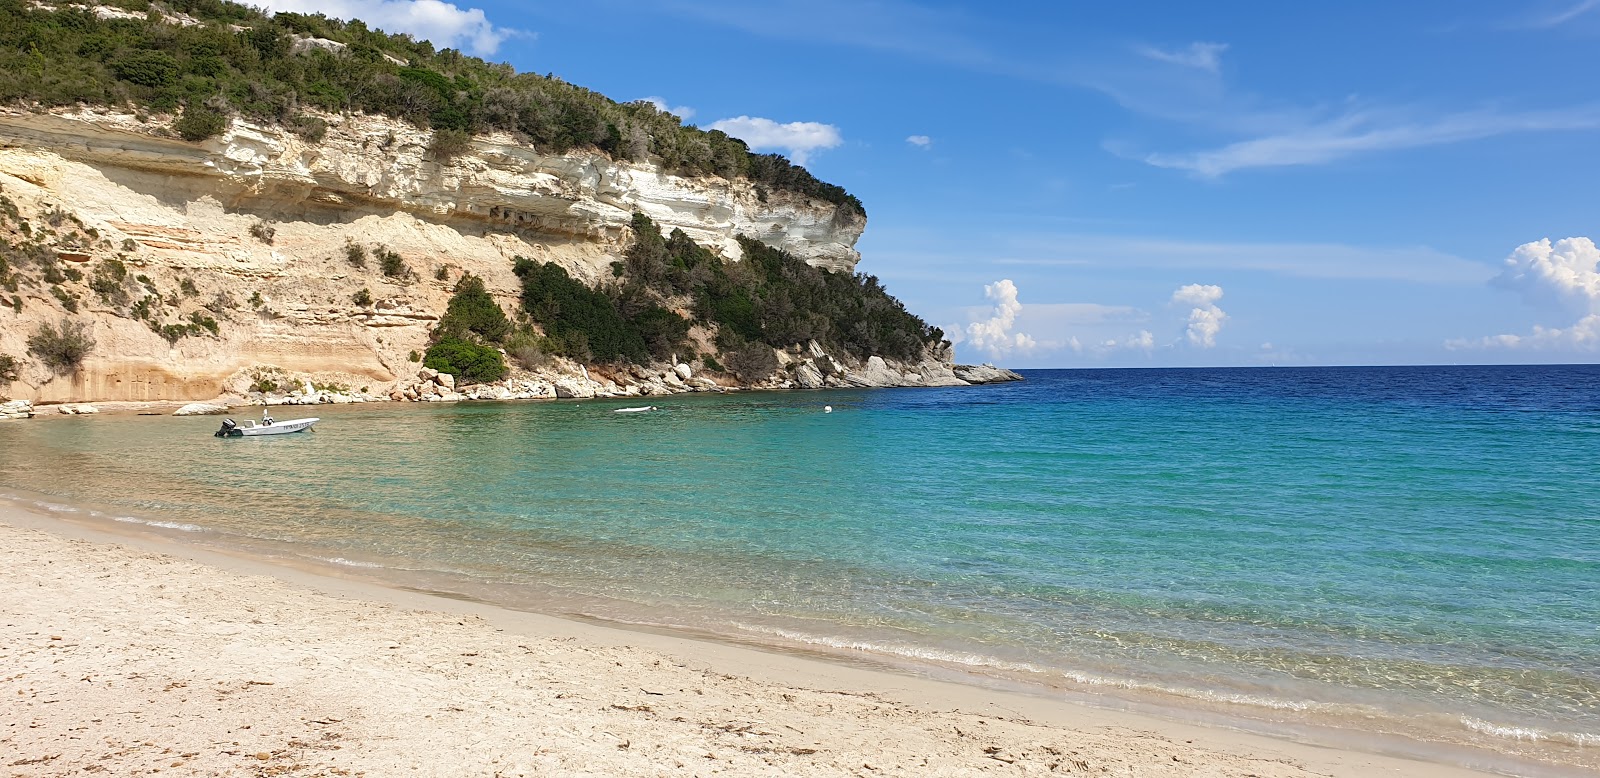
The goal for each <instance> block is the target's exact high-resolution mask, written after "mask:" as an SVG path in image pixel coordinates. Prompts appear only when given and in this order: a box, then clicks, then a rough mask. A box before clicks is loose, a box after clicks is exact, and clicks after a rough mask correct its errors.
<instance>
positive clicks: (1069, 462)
mask: <svg viewBox="0 0 1600 778" xmlns="http://www.w3.org/2000/svg"><path fill="white" fill-rule="evenodd" d="M1025 375H1026V376H1027V379H1028V380H1027V381H1026V382H1023V383H1019V384H1007V385H997V386H987V387H963V388H952V389H902V390H870V391H823V392H791V393H784V392H767V393H736V394H730V395H720V396H707V395H693V396H679V397H672V398H665V399H653V400H652V401H653V402H656V403H657V404H658V405H659V407H660V410H659V411H657V412H653V413H640V414H617V413H613V412H612V411H613V410H614V409H616V408H620V407H625V406H627V405H630V404H632V405H637V404H638V403H637V401H634V402H632V403H629V402H625V401H615V402H613V401H585V402H573V401H560V402H527V403H474V404H460V405H414V404H407V405H399V404H382V405H369V406H339V407H334V406H322V407H318V408H315V409H309V408H307V409H289V408H283V409H276V410H277V411H278V413H277V415H278V416H280V417H289V416H296V415H301V414H299V413H290V411H291V410H296V411H304V412H305V415H318V416H321V417H322V418H323V421H322V423H321V424H319V425H318V427H317V431H316V432H315V433H312V434H298V435H291V436H285V437H282V438H254V439H216V438H213V437H211V432H212V430H213V429H214V428H215V427H216V426H217V424H218V420H217V419H215V418H190V419H180V418H172V417H145V416H136V415H131V414H125V415H112V414H103V415H102V416H101V417H97V418H59V419H43V420H33V421H26V422H14V423H0V493H7V494H11V495H14V496H18V497H19V498H21V499H26V500H28V501H30V502H35V503H48V504H49V505H50V506H53V507H54V509H56V510H58V511H61V512H63V513H64V514H65V515H71V516H74V517H75V518H76V519H77V520H83V521H98V522H106V523H110V522H113V521H114V522H118V524H115V525H114V526H119V527H123V528H130V529H138V530H139V531H146V532H160V533H164V534H168V535H174V536H180V537H182V538H183V539H184V540H186V541H188V542H194V543H200V544H206V545H213V546H225V547H230V548H242V549H245V550H248V551H250V552H253V553H257V554H262V555H267V556H271V557H274V558H277V559H280V560H284V561H290V562H293V563H296V564H304V565H315V566H324V567H332V568H337V569H339V570H340V571H342V573H343V574H346V575H359V576H366V577H372V578H376V579H379V580H384V581H388V582H390V583H395V584H399V585H404V586H410V587H415V588H420V589H425V590H433V591H441V592H447V593H450V594H452V595H454V596H463V597H472V598H477V599H481V600H486V601H490V602H496V603H502V604H506V605H509V606H511V607H517V608H524V609H531V610H538V611H544V612H550V613H556V614H576V615H581V616H584V617H587V618H595V619H605V620H608V621H612V622H621V623H625V624H636V625H650V626H651V627H652V628H668V629H683V630H690V631H693V632H695V633H699V634H705V635H712V636H716V637H718V638H721V639H727V640H736V641H740V642H746V643H755V644H760V645H768V646H773V647H778V648H787V649H796V650H806V651H817V652H822V653H827V654H831V655H834V656H840V657H846V658H849V659H852V660H856V661H867V662H872V663H880V664H888V665H893V666H895V667H899V668H902V669H908V670H911V671H915V672H926V673H931V674H935V675H940V676H941V677H960V678H963V679H966V680H969V681H972V682H976V683H992V684H997V685H1004V686H1013V687H1015V686H1020V687H1023V688H1026V689H1030V690H1033V691H1035V692H1037V693H1042V694H1048V695H1053V696H1066V697H1070V698H1073V699H1080V700H1085V701H1089V702H1091V703H1096V704H1107V705H1116V706H1122V707H1134V708H1139V709H1153V710H1157V711H1166V712H1168V713H1170V714H1172V715H1180V716H1185V717H1193V718H1215V719H1219V720H1222V721H1224V722H1227V723H1230V724H1233V725H1236V726H1243V727H1246V728H1259V729H1262V730H1265V731H1274V732H1285V733H1289V734H1292V735H1295V736H1297V737H1307V738H1311V739H1329V738H1331V739H1343V740H1345V741H1347V742H1353V743H1355V744H1357V745H1362V744H1365V745H1368V746H1369V747H1372V748H1378V749H1384V750H1400V751H1415V752H1419V753H1424V754H1428V755H1432V756H1434V757H1436V758H1443V759H1447V760H1452V761H1461V762H1468V763H1473V764H1480V765H1485V764H1486V765H1489V766H1498V767H1499V768H1500V769H1507V770H1511V771H1521V770H1527V771H1532V768H1529V767H1527V765H1529V764H1533V763H1534V762H1542V763H1547V764H1558V765H1567V766H1578V767H1584V768H1589V769H1597V768H1600V480H1597V474H1600V366H1540V367H1525V366H1518V367H1411V368H1405V367H1394V368H1389V367H1386V368H1261V369H1184V370H1055V371H1051V370H1043V371H1039V370H1036V371H1027V372H1026V373H1025ZM824 406H832V408H833V412H831V413H825V412H824ZM246 415H248V413H247V412H245V411H244V410H241V412H240V416H241V417H243V416H246ZM1500 755H1504V756H1506V757H1507V758H1508V759H1511V760H1532V761H1509V762H1505V763H1499V762H1495V761H1494V759H1495V758H1496V757H1497V756H1500ZM1507 765H1510V766H1507ZM1519 765H1520V766H1519Z"/></svg>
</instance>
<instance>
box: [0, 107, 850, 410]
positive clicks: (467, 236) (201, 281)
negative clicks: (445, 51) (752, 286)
mask: <svg viewBox="0 0 1600 778" xmlns="http://www.w3.org/2000/svg"><path fill="white" fill-rule="evenodd" d="M141 118H144V117H138V116H135V115H131V114H125V113H117V112H105V111H101V112H93V111H80V112H51V113H43V112H40V113H24V112H15V111H11V112H3V113H0V194H3V195H4V196H5V197H6V198H7V199H8V201H9V202H11V203H12V204H13V205H14V206H15V208H16V210H17V214H16V217H15V220H14V222H15V223H13V224H12V226H13V228H16V227H17V225H19V224H20V225H22V226H21V228H20V229H22V230H26V231H27V236H32V238H33V239H35V240H37V238H38V235H39V234H40V233H38V232H36V230H44V229H48V230H50V231H51V232H50V234H51V235H52V236H60V235H66V236H68V237H69V239H68V240H66V242H60V241H57V242H55V243H52V244H51V245H52V250H53V251H55V252H56V254H57V255H58V257H59V259H60V260H61V262H60V264H61V266H62V267H64V268H65V269H66V270H67V275H66V278H65V279H63V280H60V281H59V283H53V284H45V283H33V284H24V285H22V286H21V287H20V288H19V289H18V290H17V291H16V292H15V293H12V292H5V293H4V294H0V301H5V302H8V303H18V304H20V307H19V308H18V307H14V306H13V305H9V304H8V305H4V306H0V354H10V355H13V356H18V357H25V356H26V355H27V351H28V347H27V343H26V341H27V338H28V335H29V333H32V332H34V331H35V330H36V329H37V328H38V326H39V325H40V324H43V323H54V322H58V321H61V320H63V319H71V320H74V321H78V322H82V323H84V324H86V325H87V327H88V331H89V332H90V333H91V334H92V337H93V338H94V340H95V342H96V346H95V348H94V349H93V351H92V353H91V354H90V356H89V357H88V359H87V360H85V362H84V363H83V365H82V367H81V368H80V369H79V370H77V371H76V372H74V373H71V374H57V373H56V372H54V371H52V370H50V369H49V368H47V367H46V366H44V365H42V364H40V363H39V362H38V361H37V360H33V359H24V360H23V363H22V365H21V366H20V369H19V377H18V379H17V380H16V381H13V382H11V384H10V385H9V386H0V394H8V395H11V396H15V397H20V398H26V399H32V400H38V401H66V400H71V401H83V400H155V399H171V400H188V399H209V398H212V397H215V396H217V395H218V394H219V393H221V392H222V390H223V389H224V386H225V384H228V382H229V379H230V378H233V379H235V380H234V385H236V384H237V382H238V379H239V377H240V376H241V375H248V374H249V371H251V370H252V369H256V368H258V367H259V366H263V365H272V366H277V367H280V368H282V369H284V370H287V371H290V372H293V373H302V374H311V375H318V376H327V377H328V379H327V380H328V381H329V382H337V383H340V384H341V385H344V386H347V387H350V388H351V389H353V390H354V389H358V388H361V387H370V388H371V389H372V391H373V392H374V393H377V392H380V391H386V387H390V386H393V385H394V384H395V383H396V382H397V381H406V380H414V376H415V374H416V371H417V367H418V366H417V365H416V364H415V363H414V362H413V357H414V352H419V351H421V350H423V349H424V348H425V347H426V342H427V338H428V332H429V330H430V328H431V327H432V325H433V324H434V322H436V321H437V318H438V316H439V314H440V313H441V312H442V311H443V310H444V307H445V303H446V301H447V300H448V298H449V294H450V289H451V287H452V286H453V284H454V282H455V280H456V279H458V278H460V276H461V275H462V274H463V273H472V274H474V275H477V276H480V277H482V278H483V279H484V280H485V281H486V282H487V284H488V287H489V290H490V291H491V292H492V293H493V294H495V295H496V296H497V297H498V298H500V300H501V302H502V304H503V305H504V307H505V308H506V309H507V310H513V309H515V295H516V289H517V279H516V278H515V277H514V276H513V274H512V273H511V267H512V262H511V260H512V258H513V257H516V256H525V257H529V258H531V259H535V260H542V261H553V262H556V263H559V264H561V265H562V266H564V267H566V268H567V269H568V270H569V272H571V273H573V274H574V275H575V276H577V277H579V278H583V279H587V280H590V281H593V280H596V279H598V278H599V277H601V275H602V274H603V273H605V272H608V270H609V265H610V263H611V262H612V261H613V260H614V259H615V258H616V257H617V255H618V254H619V253H620V251H621V243H622V241H623V240H624V239H625V236H626V235H627V225H628V223H629V220H630V217H631V214H632V213H633V212H635V211H640V212H643V213H645V214H646V215H648V216H650V217H651V218H652V219H653V220H655V222H656V223H657V224H659V225H661V226H662V227H663V229H666V230H670V229H674V228H676V229H682V230H683V231H684V232H685V233H687V234H688V235H689V236H690V237H692V238H694V239H695V240H696V241H697V242H699V243H701V244H702V245H705V246H708V247H712V248H714V249H715V250H718V251H720V252H721V253H722V254H723V256H725V257H727V258H730V259H737V258H738V257H739V252H740V249H739V245H738V243H737V242H736V240H735V236H736V235H749V236H754V237H756V238H758V239H760V240H761V241H762V242H764V243H767V244H768V245H771V246H774V247H777V248H781V249H783V250H785V251H788V252H789V253H791V254H793V255H795V256H798V257H801V258H803V259H805V260H806V261H807V262H809V263H811V264H813V265H817V266H820V267H825V268H828V269H833V270H843V271H850V270H853V269H854V267H855V264H856V262H857V260H858V259H859V254H858V253H857V252H856V250H855V248H854V245H855V242H856V240H857V239H858V238H859V237H860V235H861V233H862V231H863V230H864V229H865V226H866V225H865V218H864V217H862V216H860V215H858V214H857V213H856V212H855V211H853V210H850V209H844V208H839V207H836V206H835V205H833V204H831V203H826V202H822V201H818V200H812V199H808V198H805V197H802V196H799V195H796V194H793V193H789V192H782V191H773V192H765V191H758V190H757V189H756V188H755V187H754V186H752V185H750V184H749V183H748V182H744V181H726V180H723V179H719V178H684V177H679V176H674V175H669V174H666V173H664V172H662V171H661V170H659V169H657V168H656V167H654V166H652V165H647V164H635V163H626V162H616V161H613V160H611V159H609V158H607V157H605V156H604V155H599V154H590V153H576V152H575V153H570V154H566V155H547V154H540V153H537V152H535V151H533V150H532V149H530V148H527V147H525V146H519V145H517V144H516V143H515V142H514V141H513V140H512V139H511V138H510V137H506V136H493V135H490V136H480V137H478V138H476V139H474V140H473V142H472V143H471V145H470V147H469V148H468V149H467V150H466V151H465V152H464V153H461V154H458V155H456V156H454V157H453V158H452V159H450V160H448V161H442V162H441V161H439V160H436V159H434V158H433V156H432V155H431V154H430V153H429V151H428V144H429V140H430V134H429V133H428V132H427V131H425V130H418V129H417V128H415V127H413V126H411V125H409V124H406V123H403V122H398V121H394V120H390V119H385V118H382V117H372V116H361V115H355V116H327V117H325V118H326V120H327V121H328V124H329V127H328V130H327V133H326V135H325V136H324V137H322V138H321V139H320V140H319V141H317V142H310V141H307V140H305V139H302V138H301V137H299V136H296V135H294V134H292V133H290V132H288V131H286V130H283V129H279V128H274V127H262V126H256V125H252V124H249V123H246V122H243V121H240V120H235V121H234V122H233V123H232V124H231V126H230V127H229V128H228V129H227V131H226V132H224V133H223V134H222V135H220V136H217V137H214V138H211V139H209V140H206V141H204V142H201V143H189V142H185V141H183V140H180V139H178V138H176V137H175V136H173V135H172V134H171V132H170V130H168V129H166V126H167V123H168V117H156V118H154V119H149V120H148V121H141ZM8 223H9V222H8ZM23 237H25V236H24V235H21V234H12V235H8V236H6V239H7V240H8V241H10V242H12V243H15V242H17V241H20V240H22V239H23ZM352 246H354V247H358V248H359V249H361V250H362V251H363V252H365V253H367V254H369V256H370V253H371V252H373V251H378V250H380V248H381V250H383V251H385V252H387V253H390V254H391V255H392V256H394V257H396V258H397V259H398V261H399V262H400V263H401V264H403V265H404V268H403V269H402V268H398V267H395V266H391V267H390V268H389V270H391V271H395V272H390V273H385V272H384V270H383V268H382V267H380V263H379V262H378V261H377V260H375V259H369V260H368V261H367V262H366V263H365V266H357V264H356V263H354V262H352V261H351V253H350V247H352ZM118 263H120V265H119V266H120V267H125V268H126V271H127V272H126V277H122V276H117V277H116V279H115V280H116V283H117V284H118V285H119V286H118V287H116V288H111V281H110V280H104V279H110V278H111V276H110V274H109V271H107V270H106V268H109V267H112V266H113V265H116V264H118ZM97 279H101V286H100V289H99V291H97V290H96V289H95V288H94V287H93V286H92V284H93V283H95V282H96V280H97ZM52 287H53V288H52ZM107 289H111V292H110V293H107V292H106V291H105V290H107ZM116 289H122V290H123V292H124V293H125V294H124V293H118V292H117V291H116ZM363 292H365V293H366V294H365V295H363V294H362V293H363ZM368 297H370V301H367V298H368ZM144 298H150V299H153V300H154V301H155V302H154V303H153V304H149V303H146V304H145V307H144V308H143V309H142V310H141V311H139V312H137V313H131V312H130V301H136V300H141V299H144ZM69 306H73V307H79V308H80V310H79V311H78V312H76V313H70V314H69V311H68V310H67V309H68V307H69ZM206 319H211V320H213V321H215V327H214V329H215V332H214V333H213V332H211V331H210V329H211V328H207V329H205V330H201V329H199V328H198V327H197V326H194V325H186V324H185V323H186V322H191V323H192V322H201V321H204V320H206ZM186 326H187V329H188V332H186V333H184V332H177V331H175V330H174V329H173V328H175V327H176V328H178V329H179V330H181V329H183V328H184V327H186ZM163 328H165V330H166V331H165V334H163V332H162V330H163Z"/></svg>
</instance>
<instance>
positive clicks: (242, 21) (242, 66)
mask: <svg viewBox="0 0 1600 778" xmlns="http://www.w3.org/2000/svg"><path fill="white" fill-rule="evenodd" d="M102 6H103V8H105V9H121V10H122V11H124V12H127V13H125V14H121V13H119V14H116V15H109V14H105V15H104V16H106V18H102V16H103V15H102V14H97V13H95V12H94V11H93V10H85V9H84V8H83V7H82V6H77V7H73V6H71V5H68V4H67V3H65V2H62V3H60V5H59V6H57V7H49V6H46V5H42V4H35V3H34V2H32V1H31V0H0V19H3V20H4V21H3V22H0V100H4V101H6V102H23V103H30V104H37V105H43V106H46V107H56V106H71V105H80V104H81V105H112V106H130V107H134V108H136V109H139V110H144V111H150V112H154V113H176V114H179V116H178V119H177V120H176V121H175V122H174V124H173V127H172V130H173V131H174V132H176V133H177V134H178V135H179V136H181V137H183V138H185V139H188V140H201V139H204V138H207V137H210V136H212V135H215V134H217V133H219V132H221V131H222V130H223V129H224V128H225V127H226V125H227V118H228V117H229V116H231V115H234V114H239V115H243V116H246V117H249V118H251V119H254V120H257V121H263V122H269V123H277V124H281V125H283V126H286V127H288V128H290V129H292V130H295V131H296V132H299V133H301V134H303V135H306V136H307V137H310V138H312V139H317V138H320V137H321V134H322V133H323V132H324V131H325V129H326V126H325V123H324V122H323V121H322V120H321V119H319V118H317V117H316V116H315V115H314V114H312V113H309V112H307V111H306V110H305V109H307V108H312V109H317V110H321V111H327V112H334V113H338V112H351V111H363V112H367V113H373V114H383V115H385V116H391V117H395V118H398V119H402V120H405V121H408V122H411V123H413V124H415V125H417V126H419V127H423V128H432V129H434V130H436V134H435V137H434V140H433V147H432V151H433V153H434V154H435V155H436V156H437V157H439V158H441V159H445V158H449V157H451V156H454V155H455V154H458V153H460V152H461V151H463V150H465V148H466V144H467V141H468V140H469V139H470V136H471V135H472V134H474V133H481V132H489V131H505V132H510V133H514V134H516V135H517V136H519V137H520V138H521V139H522V140H523V141H524V142H526V143H528V144H530V145H532V146H534V147H535V148H537V149H539V150H541V151H548V152H554V153H561V152H565V151H568V150H571V149H596V150H599V151H602V152H604V153H606V154H608V155H610V156H611V157H612V158H614V159H626V160H633V161H645V160H653V161H656V162H659V163H660V164H662V165H663V166H664V167H665V168H666V169H668V170H669V171H672V172H677V173H681V174H686V175H692V176H704V175H718V176H722V177H724V178H727V179H730V180H732V179H735V178H746V179H748V180H750V181H752V182H754V183H756V184H757V185H758V186H760V187H762V188H763V189H782V190H788V191H793V192H798V193H800V194H804V195H808V196H811V197H815V198H818V199H821V200H824V201H827V202H831V203H834V204H837V205H839V206H841V207H842V208H844V209H846V210H851V211H855V212H857V213H865V211H864V210H863V209H862V206H861V201H860V200H858V199H857V198H856V197H855V196H853V195H851V194H849V193H848V192H846V191H845V190H844V189H842V188H840V187H838V186H835V185H833V184H829V183H826V182H823V181H819V180H817V179H816V178H815V177H814V176H812V175H811V173H810V172H808V171H807V170H806V169H805V168H803V167H798V166H796V165H793V164H791V163H790V162H789V161H788V160H787V159H785V158H783V157H781V156H779V155H776V154H754V153H752V152H751V151H750V150H749V147H748V146H746V145H745V143H744V142H743V141H740V140H738V139H736V138H732V137H729V136H728V135H726V134H724V133H722V132H719V131H716V130H710V131H703V130H700V129H698V128H696V127H693V126H685V125H683V123H682V122H681V121H680V120H679V118H678V117H676V116H673V115H672V114H669V113H665V112H662V111H660V110H658V109H657V108H656V107H655V106H653V105H651V104H650V103H647V102H643V101H640V102H633V103H617V102H615V101H613V100H611V99H609V98H607V97H605V96H604V95H601V94H599V93H597V92H593V91H591V90H588V89H584V88H583V87H579V86H574V85H572V84H568V83H566V82H565V81H562V80H561V79H559V78H557V77H555V76H553V75H546V76H540V75H537V74H533V73H517V72H516V71H514V70H513V69H512V68H511V67H510V66H508V65H504V64H494V63H489V62H485V61H483V60H481V59H478V58H476V57H469V56H465V55H463V54H462V53H461V52H459V51H456V50H454V49H441V50H435V49H434V47H433V45H432V44H431V43H428V42H427V41H418V40H413V39H412V38H411V37H410V36H405V35H389V34H385V33H383V32H381V31H378V30H373V29H370V28H368V27H367V26H366V25H365V24H364V23H362V22H361V21H359V20H357V21H349V22H344V21H339V20H336V19H329V18H327V17H325V16H323V15H321V14H314V15H306V14H295V13H286V12H285V13H278V14H275V15H271V16H269V15H266V14H265V13H263V12H261V11H259V10H257V9H255V8H250V7H247V6H244V5H239V4H235V3H230V2H224V1H223V0H167V1H166V2H164V3H161V4H153V3H150V2H149V0H107V2H104V3H103V4H102ZM178 15H182V16H178ZM124 17H125V18H124ZM169 17H170V18H169ZM173 19H178V20H181V21H182V22H183V23H174V22H173ZM266 240H267V242H270V239H266Z"/></svg>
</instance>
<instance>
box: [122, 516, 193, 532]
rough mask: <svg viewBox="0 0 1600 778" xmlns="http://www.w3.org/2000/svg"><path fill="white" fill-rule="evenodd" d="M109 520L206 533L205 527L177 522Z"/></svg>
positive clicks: (130, 519)
mask: <svg viewBox="0 0 1600 778" xmlns="http://www.w3.org/2000/svg"><path fill="white" fill-rule="evenodd" d="M111 519H112V520H113V521H120V522H123V523H126V524H143V525H145V526H146V527H160V528H162V529H175V530H178V531H179V532H205V531H206V528H205V527H202V526H199V525H197V524H184V523H182V522H177V521H151V520H150V519H140V518H135V517H133V516H112V517H111Z"/></svg>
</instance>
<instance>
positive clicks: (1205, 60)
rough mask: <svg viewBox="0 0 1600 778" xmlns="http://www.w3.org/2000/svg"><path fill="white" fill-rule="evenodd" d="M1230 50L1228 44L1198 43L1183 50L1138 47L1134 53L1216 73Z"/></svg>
mask: <svg viewBox="0 0 1600 778" xmlns="http://www.w3.org/2000/svg"><path fill="white" fill-rule="evenodd" d="M1227 50H1228V44H1226V43H1207V42H1204V41H1196V42H1194V43H1191V44H1189V45H1188V46H1185V47H1183V48H1181V49H1173V50H1171V51H1168V50H1166V49H1159V48H1156V47H1155V46H1136V47H1134V51H1135V52H1136V53H1138V54H1139V55H1140V56H1142V57H1147V58H1149V59H1153V60H1155V61H1157V62H1166V63H1168V64H1172V65H1178V66H1181V67H1186V68H1194V69H1196V70H1204V71H1206V72H1208V73H1216V72H1217V71H1218V70H1219V69H1220V68H1221V67H1222V53H1223V52H1225V51H1227Z"/></svg>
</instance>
